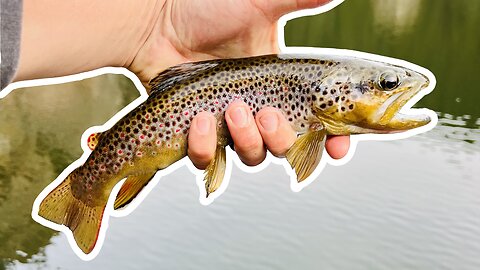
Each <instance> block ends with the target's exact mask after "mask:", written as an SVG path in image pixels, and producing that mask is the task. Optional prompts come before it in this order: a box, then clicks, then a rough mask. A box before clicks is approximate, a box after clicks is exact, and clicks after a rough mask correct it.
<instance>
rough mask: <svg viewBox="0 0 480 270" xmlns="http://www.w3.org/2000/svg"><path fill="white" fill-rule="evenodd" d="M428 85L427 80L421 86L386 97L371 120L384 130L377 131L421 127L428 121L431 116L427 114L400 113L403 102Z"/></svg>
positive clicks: (390, 131) (394, 130)
mask: <svg viewBox="0 0 480 270" xmlns="http://www.w3.org/2000/svg"><path fill="white" fill-rule="evenodd" d="M428 85H429V82H428V80H427V81H426V82H425V83H424V84H422V85H421V86H417V87H409V88H408V89H406V90H405V91H402V92H400V93H397V94H395V95H393V96H391V97H390V98H389V99H387V100H386V101H385V102H384V103H383V104H382V106H380V107H379V109H378V110H377V111H376V113H375V117H374V120H373V122H377V125H379V126H380V127H381V130H384V132H379V133H396V132H401V131H405V130H410V129H414V128H418V127H422V126H425V125H427V124H428V123H430V122H431V118H430V116H428V115H425V114H406V113H402V110H403V107H404V106H405V104H406V103H407V102H408V101H410V100H411V99H412V98H414V97H415V96H416V95H417V94H418V93H419V92H420V91H421V90H423V89H425V88H426V87H427V86H428ZM381 130H379V131H381Z"/></svg>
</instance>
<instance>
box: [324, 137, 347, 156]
mask: <svg viewBox="0 0 480 270" xmlns="http://www.w3.org/2000/svg"><path fill="white" fill-rule="evenodd" d="M349 147H350V137H349V136H329V137H328V138H327V141H326V142H325V148H326V149H327V153H328V154H329V155H330V156H331V157H332V158H334V159H340V158H343V157H344V156H345V155H346V154H347V152H348V148H349Z"/></svg>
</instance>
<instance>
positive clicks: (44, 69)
mask: <svg viewBox="0 0 480 270" xmlns="http://www.w3.org/2000/svg"><path fill="white" fill-rule="evenodd" d="M163 2H164V1H156V0H148V1H147V0H145V1H143V0H142V1H136V0H128V1H126V0H125V1H95V2H94V3H92V2H88V1H87V2H86V1H73V0H69V1H48V0H43V1H39V0H25V1H24V8H23V19H22V37H21V48H20V59H19V66H18V70H17V73H16V75H15V78H14V81H19V80H26V79H35V78H44V77H56V76H63V75H69V74H75V73H79V72H83V71H88V70H93V69H96V68H100V67H105V66H129V65H130V63H131V62H132V61H133V59H134V57H135V56H136V54H137V52H138V50H139V49H140V48H141V46H142V45H143V44H144V42H145V41H146V40H147V37H148V35H149V34H150V33H151V31H152V29H153V26H154V24H155V21H156V19H157V17H158V14H159V13H160V10H161V8H162V6H163Z"/></svg>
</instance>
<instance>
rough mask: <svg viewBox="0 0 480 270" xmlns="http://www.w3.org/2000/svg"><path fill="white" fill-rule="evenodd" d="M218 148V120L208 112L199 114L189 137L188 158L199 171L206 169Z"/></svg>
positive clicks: (192, 125)
mask: <svg viewBox="0 0 480 270" xmlns="http://www.w3.org/2000/svg"><path fill="white" fill-rule="evenodd" d="M216 147H217V130H216V119H215V117H214V116H213V115H212V114H211V113H208V112H201V113H199V114H197V115H196V116H195V117H194V118H193V120H192V124H191V126H190V131H189V135H188V157H189V158H190V159H191V160H192V163H193V165H195V167H197V168H198V169H201V170H203V169H205V168H206V167H207V166H208V163H210V160H212V159H213V157H214V155H215V149H216Z"/></svg>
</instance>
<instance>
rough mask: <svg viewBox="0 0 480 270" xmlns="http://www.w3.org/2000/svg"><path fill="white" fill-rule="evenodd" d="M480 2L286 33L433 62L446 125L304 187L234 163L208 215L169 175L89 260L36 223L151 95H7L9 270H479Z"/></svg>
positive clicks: (357, 6)
mask: <svg viewBox="0 0 480 270" xmlns="http://www.w3.org/2000/svg"><path fill="white" fill-rule="evenodd" d="M479 11H480V1H469V0H463V1H462V0H456V1H447V0H441V1H437V0H371V1H366V0H347V1H346V2H345V3H343V4H342V5H341V6H339V7H337V8H336V9H334V10H332V11H330V12H328V13H326V14H323V15H318V16H312V17H308V18H303V19H297V20H295V21H292V22H290V23H289V24H288V25H287V28H286V35H285V36H286V40H287V44H288V45H295V46H300V45H304V46H318V47H335V48H348V49H355V50H361V51H366V52H371V53H376V54H383V55H387V56H392V57H397V58H402V59H405V60H408V61H411V62H413V63H416V64H419V65H422V66H425V67H427V68H429V69H430V70H431V71H432V72H433V73H434V74H435V75H436V76H437V80H438V84H437V88H436V89H435V91H434V92H433V93H432V94H430V95H429V96H427V97H425V98H424V99H422V101H421V102H420V103H419V104H418V106H420V107H424V106H425V107H429V108H431V109H433V110H435V111H437V112H438V115H439V117H440V121H439V124H438V126H437V127H436V128H435V129H434V130H432V131H430V132H428V133H425V134H422V135H419V136H415V137H412V138H409V139H405V140H400V141H390V142H388V141H382V142H376V141H375V142H361V143H360V144H359V145H358V147H357V151H356V153H355V156H354V157H353V159H352V160H351V161H350V162H349V163H348V164H347V165H344V166H341V167H333V166H327V168H325V170H324V171H323V172H322V174H321V175H320V177H319V179H317V180H316V181H315V182H313V183H312V184H311V185H310V186H308V187H307V188H305V189H304V190H303V191H301V192H299V193H294V192H291V191H290V187H289V179H288V177H287V174H286V173H285V172H284V171H283V169H282V167H280V166H276V165H270V166H269V167H268V168H267V169H265V170H263V171H262V172H259V173H256V174H247V173H244V172H242V171H240V170H239V169H234V171H233V176H232V180H231V181H230V185H229V187H228V189H227V191H226V192H225V193H224V194H223V195H222V196H221V197H220V198H218V199H217V200H216V201H215V203H213V204H212V205H210V206H208V207H205V206H202V205H200V204H199V202H198V190H197V186H196V184H195V180H194V176H193V175H192V174H191V173H190V172H189V171H188V170H187V169H186V168H182V169H180V170H178V171H175V172H174V173H172V174H171V175H169V176H168V177H164V178H162V179H161V180H160V182H159V184H158V185H157V186H156V187H155V189H154V190H153V191H152V192H151V193H150V194H149V196H148V197H147V198H146V199H145V201H144V202H143V203H142V204H141V205H140V206H139V207H138V208H137V209H136V210H135V211H134V212H133V213H132V214H131V215H129V216H128V217H125V218H111V219H110V227H109V230H108V232H107V236H106V239H105V244H104V246H103V249H102V250H101V252H100V254H99V255H98V257H97V258H96V259H95V260H93V261H91V262H83V261H81V260H80V259H78V258H77V257H76V255H75V254H74V253H73V252H72V251H71V249H70V246H69V245H68V243H67V241H66V237H65V236H64V235H62V234H58V233H55V232H53V231H52V230H50V229H47V228H44V227H42V226H40V225H39V224H37V223H35V222H34V221H33V220H32V219H31V217H30V211H31V205H32V203H33V200H34V199H35V197H36V196H37V194H38V193H39V192H40V191H41V190H42V189H43V188H44V187H45V186H46V185H47V184H48V183H49V182H50V181H52V180H53V179H55V177H56V176H57V175H58V174H59V173H60V172H61V171H62V170H63V169H64V168H65V167H66V166H67V165H68V164H70V163H71V162H72V161H74V160H76V159H77V158H78V157H79V156H80V155H81V153H82V151H81V148H80V144H79V140H80V136H81V134H82V133H83V131H84V130H85V129H86V128H88V127H90V126H92V125H99V124H102V123H104V122H105V121H106V120H107V119H109V118H110V117H111V116H112V115H113V114H115V112H117V111H118V110H120V109H121V108H123V107H124V106H125V105H126V104H128V103H129V102H130V101H132V100H133V99H135V98H136V97H137V96H138V93H137V92H136V90H134V87H133V84H132V83H131V82H130V81H129V80H128V79H126V78H124V77H122V76H118V75H107V76H101V77H97V78H93V79H89V80H85V81H82V82H78V83H70V84H64V85H56V86H45V87H35V88H28V89H19V90H15V91H14V92H12V93H11V94H9V95H8V96H7V97H6V98H4V99H2V100H0V217H1V219H0V259H1V261H0V269H5V268H6V269H110V268H112V269H159V268H160V269H205V268H209V269H336V270H337V269H479V268H480V258H479V257H478V254H480V182H479V181H480V179H479V175H480V169H479V167H478V166H479V165H478V164H480V120H479V118H480V106H479V105H478V100H479V99H480V92H479V91H478V89H479V87H478V82H477V77H478V74H479V71H480V70H479V64H478V59H480V54H479V52H478V48H480V36H479V35H478V30H477V27H478V25H480V12H479Z"/></svg>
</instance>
